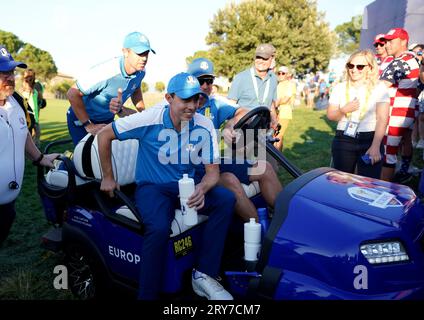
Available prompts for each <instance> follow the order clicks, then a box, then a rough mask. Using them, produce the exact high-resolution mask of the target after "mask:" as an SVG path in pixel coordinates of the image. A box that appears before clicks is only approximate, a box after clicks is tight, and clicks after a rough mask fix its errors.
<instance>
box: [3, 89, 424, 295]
mask: <svg viewBox="0 0 424 320" xmlns="http://www.w3.org/2000/svg"><path fill="white" fill-rule="evenodd" d="M161 99H162V97H161V96H160V95H157V94H156V95H145V101H146V105H147V106H151V105H153V104H155V103H156V102H158V101H160V100H161ZM68 106H69V104H68V102H67V101H62V100H49V101H48V106H47V107H46V109H44V110H42V112H41V125H42V136H41V140H42V148H44V147H45V146H46V144H47V143H49V142H51V141H55V140H57V139H63V138H67V137H68V131H67V126H66V110H67V108H68ZM334 130H335V123H330V122H329V121H328V120H327V119H326V116H325V111H314V110H309V109H306V108H304V107H303V106H301V107H298V108H296V109H295V110H294V116H293V120H292V121H291V123H290V125H289V128H288V130H287V134H286V138H285V145H284V154H285V156H286V157H287V158H288V159H289V160H291V161H292V162H293V163H294V164H296V166H298V167H299V168H300V169H301V170H302V171H304V172H306V171H309V170H311V169H313V168H317V167H327V166H329V165H330V157H331V141H332V139H333V136H334ZM415 160H416V161H417V162H419V164H418V166H421V167H422V160H418V157H417V158H416V159H415ZM415 165H417V163H416V164H415ZM280 177H281V179H282V181H283V183H284V184H287V183H288V181H289V180H290V178H288V177H287V175H285V174H281V175H280ZM417 182H418V180H417V178H415V180H414V181H413V182H412V184H411V186H412V187H414V188H415V187H416V185H417ZM16 209H17V216H16V220H15V223H14V225H13V227H12V230H11V233H10V235H9V237H8V239H7V240H6V241H5V243H4V244H3V247H1V248H0V300H5V299H24V300H28V299H30V300H32V299H37V300H38V299H43V300H44V299H46V300H67V299H73V296H72V295H71V293H70V292H69V291H68V290H56V289H54V288H53V281H54V278H55V276H56V275H55V274H54V273H53V270H54V267H55V266H56V265H60V264H62V263H63V260H62V259H63V257H62V255H61V254H54V253H52V252H48V251H45V250H44V249H42V248H41V247H40V237H41V236H42V235H43V234H44V233H45V232H46V231H47V230H48V229H49V227H50V226H49V225H48V224H47V222H46V219H45V217H44V212H43V209H42V206H41V203H40V199H39V196H38V193H37V187H36V170H35V168H34V167H33V166H32V165H31V163H30V161H27V163H26V168H25V178H24V183H23V188H22V192H21V194H20V196H19V197H18V200H17V203H16Z"/></svg>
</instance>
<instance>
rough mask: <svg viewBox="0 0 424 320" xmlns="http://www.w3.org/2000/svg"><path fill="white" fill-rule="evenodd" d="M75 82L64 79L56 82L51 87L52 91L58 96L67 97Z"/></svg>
mask: <svg viewBox="0 0 424 320" xmlns="http://www.w3.org/2000/svg"><path fill="white" fill-rule="evenodd" d="M73 84H74V83H73V82H72V81H69V80H64V81H62V82H59V83H56V84H55V85H54V86H53V87H52V88H51V91H52V92H53V93H54V94H55V96H56V97H59V98H61V99H66V93H67V92H68V90H69V89H70V88H71V87H72V85H73Z"/></svg>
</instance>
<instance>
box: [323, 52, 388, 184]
mask: <svg viewBox="0 0 424 320" xmlns="http://www.w3.org/2000/svg"><path fill="white" fill-rule="evenodd" d="M389 102H390V101H389V95H388V91H387V89H386V87H385V86H384V84H382V83H379V82H378V65H377V61H376V59H375V58H374V55H373V53H372V52H371V51H368V50H364V51H357V52H355V53H354V54H352V55H351V56H350V57H349V59H348V60H347V63H346V81H345V82H342V83H340V84H338V85H336V87H335V88H334V89H333V91H332V94H331V97H330V101H329V107H328V109H327V117H328V119H329V120H333V121H338V123H337V130H336V135H335V137H334V140H333V145H332V156H333V163H334V168H336V169H338V170H341V171H344V172H349V173H354V172H355V169H356V168H357V172H358V174H360V175H363V176H366V177H372V178H379V177H380V175H381V160H382V155H383V152H384V149H383V145H382V140H383V137H384V134H385V132H386V127H387V122H388V118H389ZM367 158H368V159H367Z"/></svg>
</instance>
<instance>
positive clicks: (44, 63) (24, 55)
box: [16, 43, 57, 81]
mask: <svg viewBox="0 0 424 320" xmlns="http://www.w3.org/2000/svg"><path fill="white" fill-rule="evenodd" d="M16 59H17V60H19V61H24V62H25V63H26V64H27V65H28V67H29V68H32V69H34V70H35V72H36V74H37V78H41V79H42V80H44V81H46V80H49V79H51V78H53V77H54V76H55V75H56V74H57V67H56V64H55V63H54V61H53V58H52V56H51V55H50V53H48V52H47V51H44V50H41V49H38V48H36V47H34V46H33V45H31V44H29V43H27V44H25V45H24V46H23V48H22V50H20V51H19V53H18V54H17V55H16Z"/></svg>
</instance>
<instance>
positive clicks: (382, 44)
mask: <svg viewBox="0 0 424 320" xmlns="http://www.w3.org/2000/svg"><path fill="white" fill-rule="evenodd" d="M385 45H386V44H385V43H382V42H377V43H376V44H374V47H376V48H377V47H384V46H385Z"/></svg>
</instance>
